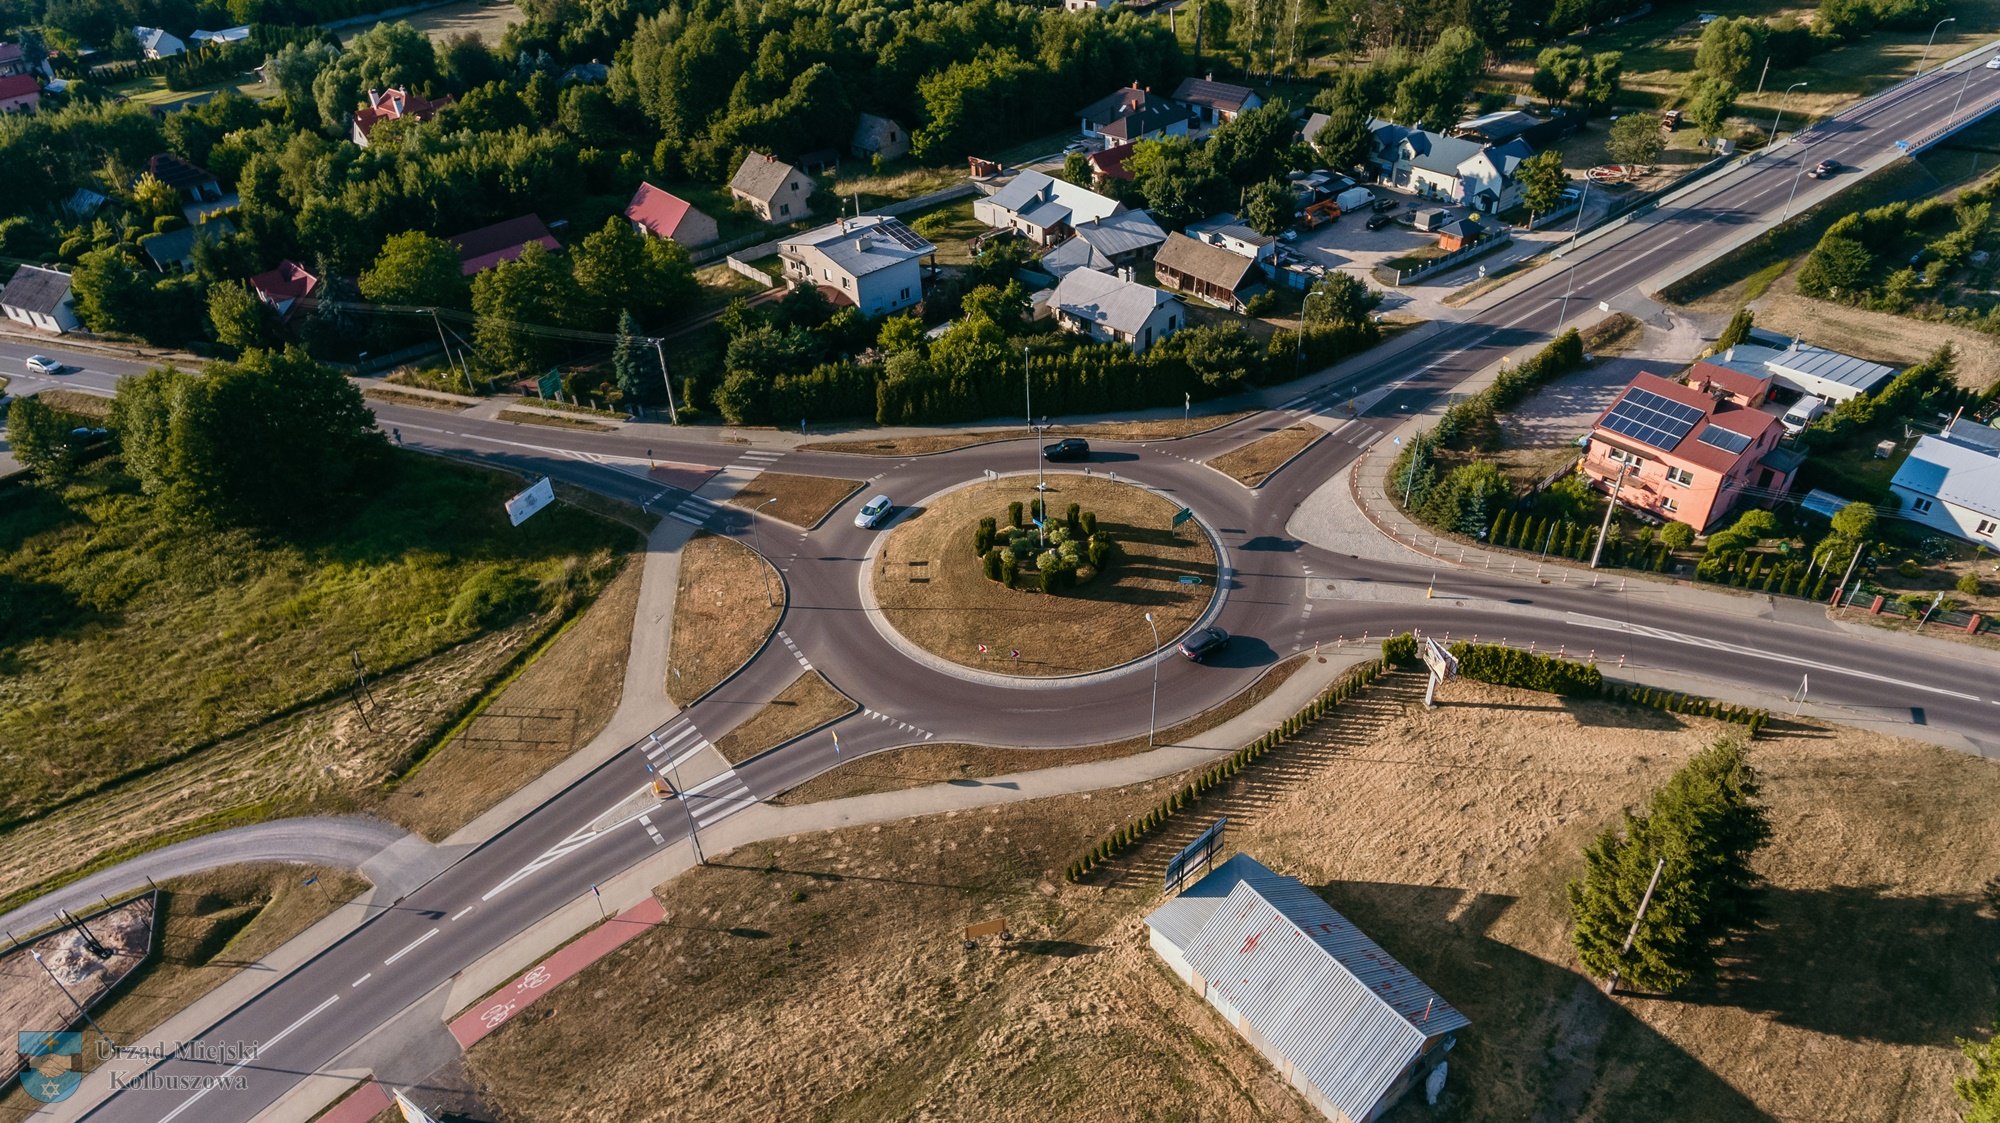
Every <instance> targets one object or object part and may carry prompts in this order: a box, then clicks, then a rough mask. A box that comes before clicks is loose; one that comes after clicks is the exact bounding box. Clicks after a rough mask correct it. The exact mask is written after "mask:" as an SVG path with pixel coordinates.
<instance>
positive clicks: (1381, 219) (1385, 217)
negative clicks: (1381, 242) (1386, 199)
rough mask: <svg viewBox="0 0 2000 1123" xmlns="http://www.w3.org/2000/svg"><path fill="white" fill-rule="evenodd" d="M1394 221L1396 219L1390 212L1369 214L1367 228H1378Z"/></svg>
mask: <svg viewBox="0 0 2000 1123" xmlns="http://www.w3.org/2000/svg"><path fill="white" fill-rule="evenodd" d="M1395 221H1396V216H1395V215H1392V214H1378V215H1371V216H1369V218H1368V229H1370V230H1380V229H1382V228H1383V227H1384V226H1389V225H1391V224H1393V223H1394V222H1395Z"/></svg>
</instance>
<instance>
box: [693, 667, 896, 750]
mask: <svg viewBox="0 0 2000 1123" xmlns="http://www.w3.org/2000/svg"><path fill="white" fill-rule="evenodd" d="M857 709H860V707H859V706H857V705H855V704H854V699H852V698H849V697H848V696H847V695H845V694H842V693H841V692H840V691H838V690H836V689H834V687H833V684H832V683H829V682H827V681H826V679H824V678H822V677H820V673H819V672H818V671H807V672H806V673H805V674H802V675H800V676H799V677H798V678H795V679H793V680H792V684H791V685H790V686H787V687H785V688H784V689H783V690H781V691H779V692H778V696H777V697H776V698H773V699H771V700H770V701H769V702H767V703H765V704H764V708H763V709H761V710H758V711H757V712H756V713H754V714H751V715H750V719H749V720H748V721H745V722H744V723H743V724H741V725H739V726H737V727H736V728H734V729H732V730H730V731H729V732H727V733H725V734H723V735H722V736H720V737H718V738H716V739H715V751H716V752H719V753H721V754H722V756H723V759H725V760H727V761H728V762H729V763H731V764H741V763H743V762H744V761H746V760H749V759H750V758H751V757H753V756H756V755H757V754H758V753H761V752H763V751H765V750H766V749H774V748H776V747H778V746H779V745H782V744H784V743H785V742H786V741H789V740H791V739H792V738H794V737H797V736H800V735H802V734H806V733H810V732H812V731H813V730H815V729H818V728H819V727H820V726H822V725H825V724H827V723H828V722H832V721H838V720H840V719H841V718H844V717H846V716H847V715H848V714H851V713H853V712H854V711H855V710H857Z"/></svg>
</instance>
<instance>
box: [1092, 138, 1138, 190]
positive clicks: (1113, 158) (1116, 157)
mask: <svg viewBox="0 0 2000 1123" xmlns="http://www.w3.org/2000/svg"><path fill="white" fill-rule="evenodd" d="M1131 158H1132V146H1131V145H1130V144H1114V145H1112V146H1111V147H1109V148H1107V149H1104V150H1103V151H1102V152H1093V153H1091V154H1090V170H1091V173H1092V174H1094V175H1096V176H1098V177H1099V178H1101V179H1121V180H1124V181H1125V182H1126V183H1130V182H1132V169H1131V168H1128V167H1126V166H1125V162H1126V161H1127V160H1130V159H1131Z"/></svg>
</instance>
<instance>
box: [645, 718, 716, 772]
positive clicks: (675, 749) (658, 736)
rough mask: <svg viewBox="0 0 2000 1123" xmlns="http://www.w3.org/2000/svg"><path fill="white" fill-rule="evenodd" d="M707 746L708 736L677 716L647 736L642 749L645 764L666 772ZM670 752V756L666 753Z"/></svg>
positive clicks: (685, 761)
mask: <svg viewBox="0 0 2000 1123" xmlns="http://www.w3.org/2000/svg"><path fill="white" fill-rule="evenodd" d="M709 747H710V746H709V743H708V738H706V737H703V736H702V735H701V731H700V730H698V729H696V728H695V727H694V723H693V722H691V721H689V720H687V719H686V718H677V719H675V720H674V721H671V722H669V723H667V724H666V725H665V726H663V727H661V728H660V729H659V730H658V731H657V732H655V733H654V734H653V735H652V736H651V737H650V738H648V739H647V741H646V745H645V749H644V751H645V754H646V763H647V764H650V765H652V766H653V768H654V769H655V770H657V771H659V772H666V771H668V770H670V769H674V768H679V767H680V766H681V765H683V764H686V763H687V762H688V761H689V760H691V759H692V758H693V757H694V755H695V754H696V753H699V752H701V751H702V750H703V749H706V748H709ZM670 753H671V754H672V755H671V756H669V755H668V754H670Z"/></svg>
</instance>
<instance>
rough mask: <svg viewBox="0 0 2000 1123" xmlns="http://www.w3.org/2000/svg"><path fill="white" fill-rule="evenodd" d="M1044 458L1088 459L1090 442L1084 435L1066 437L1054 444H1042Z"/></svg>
mask: <svg viewBox="0 0 2000 1123" xmlns="http://www.w3.org/2000/svg"><path fill="white" fill-rule="evenodd" d="M1042 459H1044V460H1088V459H1090V442H1089V441H1086V440H1084V439H1083V438H1082V437H1064V438H1063V439H1062V440H1059V441H1057V442H1056V443H1054V444H1052V445H1043V446H1042Z"/></svg>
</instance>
